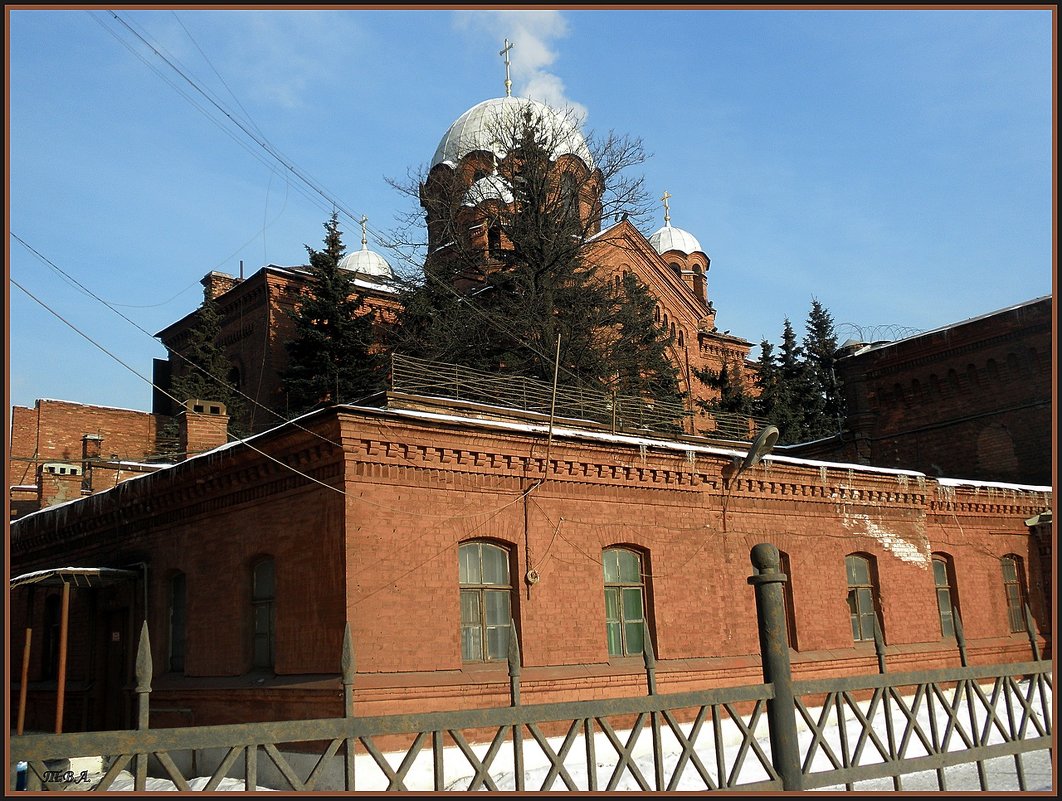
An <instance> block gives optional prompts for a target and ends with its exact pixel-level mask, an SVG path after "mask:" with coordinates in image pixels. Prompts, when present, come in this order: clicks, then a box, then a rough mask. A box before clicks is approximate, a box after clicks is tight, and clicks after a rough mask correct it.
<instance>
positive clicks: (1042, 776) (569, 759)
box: [79, 681, 1054, 792]
mask: <svg viewBox="0 0 1062 801" xmlns="http://www.w3.org/2000/svg"><path fill="white" fill-rule="evenodd" d="M1019 687H1021V689H1022V695H1023V697H1025V698H1026V702H1027V703H1029V705H1030V706H1031V707H1032V708H1033V710H1035V711H1036V712H1037V717H1038V718H1040V719H1041V720H1042V709H1043V708H1044V707H1043V705H1044V704H1046V707H1047V708H1048V709H1051V704H1052V698H1051V689H1050V687H1046V686H1044V687H1043V688H1042V691H1043V694H1044V695H1043V698H1041V697H1040V695H1039V691H1037V690H1035V688H1034V689H1033V690H1032V691H1030V689H1029V683H1028V682H1027V681H1025V682H1021V683H1019ZM985 695H986V697H988V698H990V699H992V702H993V704H994V706H995V709H996V713H997V715H998V720H999V721H1000V725H1002V726H1009V725H1011V724H1010V723H1009V721H1010V719H1011V717H1010V716H1011V713H1014V716H1015V721H1016V722H1015V724H1014V725H1020V722H1021V716H1020V712H1021V709H1020V704H1017V703H1015V702H1014V701H1013V699H1012V701H1011V705H1010V706H1011V708H1010V709H1009V710H1008V709H1007V704H1006V702H1005V700H1004V698H1003V697H1002V696H1000V697H999V698H993V697H992V696H993V693H992V688H991V686H988V685H986V687H985ZM944 696H945V698H946V699H947V700H948V701H949V702H950V701H951V700H952V699H953V698H954V690H950V691H946V692H945V693H944ZM904 702H905V704H906V705H907V707H908V709H911V708H912V704H913V700H912V697H910V696H907V697H905V698H904ZM870 704H871V702H870V701H862V702H860V703H859V704H858V705H857V706H858V708H859V709H860V711H861V713H862V714H863V715H864V716H865V715H867V714H868V711H869V707H870ZM915 709H916V712H917V714H916V717H917V720H918V721H919V723H920V725H921V728H922V731H923V732H924V733H925V735H926V736H927V737H933V735H932V734H931V732H932V730H933V729H932V727H931V726H930V722H929V712H928V708H927V704H926V703H925V702H924V700H923V701H922V702H920V703H918V705H917V707H915ZM694 711H695V710H694ZM808 711H809V714H810V715H811V717H812V719H813V720H816V721H819V720H820V715H822V710H821V709H809V710H808ZM890 711H891V715H892V720H893V723H894V732H895V737H896V741H897V742H899V741H900V740H901V739H902V737H903V734H904V731H905V724H906V718H905V716H904V714H903V712H902V710H901V709H900V708H899V706H898V705H897V704H896V703H895V702H892V703H890ZM934 713H935V717H936V731H937V732H938V733H939V734H940V736H942V735H943V732H945V731H946V727H947V722H948V715H947V712H946V711H945V710H944V709H942V708H941V704H939V703H935V704H934ZM968 714H969V712H968V707H967V704H966V699H965V698H962V699H960V703H959V704H958V705H957V710H956V717H957V719H958V721H959V722H960V724H961V725H962V727H963V730H964V731H967V732H968V731H970V726H969V717H968ZM975 716H976V720H977V727H976V729H977V730H978V731H981V730H983V728H984V725H985V719H986V710H985V709H984V707H983V706H982V705H981V704H980V702H979V701H978V702H977V703H975ZM823 719H824V720H825V722H826V726H825V728H826V735H825V738H824V739H825V742H826V744H828V746H829V747H830V748H831V749H832V751H833V753H834V754H835V755H837V757H838V758H839V757H840V755H841V737H840V732H841V730H842V727H840V726H838V721H837V716H836V709H835V708H834V707H831V708H830V709H829V710H827V712H826V714H825V717H824V718H823ZM872 720H873V721H874V722H875V727H874V728H875V731H876V732H877V734H878V736H879V737H880V739H881V742H882V743H883V744H886V743H887V738H886V732H885V722H884V720H885V718H884V713H883V709H882V706H881V705H880V704H879V706H878V707H877V709H876V711H875V713H874V716H873V718H872ZM744 722H745V723H746V724H748V722H749V720H748V716H745V718H744ZM797 726H798V732H799V740H800V753H801V759H802V760H803V759H805V758H806V756H807V753H808V749H809V747H810V745H811V744H812V742H813V740H814V737H813V732H812V731H811V730H810V729H809V727H808V726H807V725H806V723H805V722H804V721H803V719H802V717H801V716H800V714H799V713H798V715H797ZM596 728H597V727H596V726H595V729H596ZM692 728H693V724H692V723H689V722H686V723H681V724H680V725H679V730H680V731H681V732H682V734H683V737H684V738H688V737H689V736H690V732H691V729H692ZM843 730H844V731H845V733H846V739H847V742H848V747H849V750H850V752H854V750H855V746H856V741H857V739H858V738H859V735H860V732H861V727H860V724H859V722H858V719H857V718H856V716H855V713H854V712H852V710H850V709H846V714H845V719H844V726H843ZM1027 731H1028V735H1029V736H1035V729H1034V727H1033V726H1032V725H1031V724H1029V725H1028V729H1027ZM580 732H581V730H580ZM718 732H719V735H720V751H721V753H722V755H723V760H722V763H723V764H722V776H721V775H720V770H719V768H718V767H717V764H716V742H715V733H716V730H715V724H714V722H713V721H711V720H708V721H705V722H704V723H703V725H702V726H701V727H700V730H699V732H698V734H697V739H696V749H695V752H696V755H697V759H698V760H699V761H700V762H701V764H702V765H703V766H704V768H705V772H706V773H707V775H708V777H709V778H710V780H711V782H712V784H713V785H716V786H717V785H719V784H721V783H725V781H727V780H728V779H729V780H730V781H731V782H732V781H733V779H734V778H737V779H738V780H739V781H740V783H742V784H746V783H750V782H756V781H761V780H765V779H767V778H768V774H767V771H766V770H765V768H764V766H763V763H762V762H761V760H760V757H759V755H758V754H757V751H756V747H749V748H747V749H744V750H745V751H746V754H745V759H744V762H743V764H742V765H741V766H740V767H739V768H736V767H735V759H736V757H737V755H738V754H739V753H740V752H741V751H742V750H743V749H742V748H741V732H740V730H739V728H738V726H737V725H736V724H735V723H734V722H733V721H732V720H730V719H722V720H721V721H720V722H719V725H718ZM616 736H617V738H618V740H619V742H620V743H622V744H623V745H624V746H626V745H627V744H628V743H629V738H630V737H631V732H630V731H629V730H628V731H617V732H616ZM755 736H756V741H757V745H758V748H759V749H760V752H762V755H763V759H764V760H766V761H769V760H770V753H771V749H770V743H769V738H768V733H767V717H766V714H762V715H761V716H760V718H759V720H758V722H757V725H756V728H755ZM1002 741H1003V736H1002V734H1001V733H1000V731H999V730H998V729H996V728H993V730H992V733H991V736H990V739H989V742H991V743H999V742H1002ZM563 742H564V737H549V738H547V743H548V744H549V747H550V748H551V749H552V750H553V751H554V753H557V752H558V751H559V750H560V749H561V748H562V744H563ZM661 743H662V750H663V753H664V760H663V761H664V777H665V785H666V783H667V782H668V781H670V779H671V776H672V775H673V773H674V771H675V767H676V765H677V764H678V763H679V761H680V759H681V757H682V745H681V743H680V741H679V739H678V738H677V737H676V736H675V734H674V733H673V732H672V730H671V728H670V726H668V724H667V723H666V722H665V721H664V720H663V718H662V717H661ZM963 747H964V746H963V742H962V738H961V737H960V736H959V735H958V734H957V733H955V734H953V735H952V736H951V738H950V742H949V749H948V750H949V751H961V750H962V749H963ZM470 748H471V750H472V752H473V753H474V754H475V756H476V758H477V759H479V760H482V759H483V758H484V757H485V755H486V754H487V752H488V750H489V748H490V744H489V743H477V744H474V745H471V746H470ZM594 749H595V762H596V772H597V786H598V789H599V790H605V789H606V788H607V787H608V785H609V782H610V779H611V778H612V776H613V773H614V771H615V769H616V765H617V763H618V762H619V758H618V757H617V750H616V748H615V746H613V745H612V744H611V743H610V741H609V740H608V738H607V736H606V735H605V734H604V733H603V732H599V731H595V735H594ZM631 754H632V760H633V762H634V764H635V766H636V768H637V770H638V771H639V772H640V773H641V776H642V777H643V779H644V781H645V782H646V784H647V786H648V787H649V788H650V789H655V783H654V768H653V750H652V734H651V732H650V730H649V729H648V728H645V729H642V730H641V731H640V732H639V733H638V735H637V737H636V738H635V741H634V745H633V747H632V749H631ZM925 754H926V750H925V748H924V747H923V746H922V745H921V743H920V742H919V740H918V738H917V736H913V737H911V740H910V743H909V745H908V748H907V752H906V756H908V757H918V756H923V755H925ZM405 756H406V755H405V754H404V753H389V754H386V755H385V757H386V759H387V761H388V763H389V765H390V767H391V769H392V770H394V771H397V770H398V769H399V766H400V765H401V764H402V762H403V760H404V759H405ZM882 761H883V758H882V756H881V755H880V753H878V752H877V750H876V748H875V746H874V745H873V743H871V742H868V743H867V744H866V746H865V748H864V752H863V757H862V759H861V760H860V765H870V764H874V763H880V762H882ZM1021 761H1022V766H1023V769H1024V773H1025V780H1026V789H1027V791H1029V792H1052V790H1053V789H1054V788H1053V786H1052V781H1053V774H1052V765H1051V759H1050V756H1049V752H1048V751H1046V750H1043V751H1037V752H1033V753H1030V754H1025V755H1023V756H1022V757H1021ZM684 762H685V764H684V767H683V770H682V774H681V777H680V779H679V781H678V783H677V784H676V785H675V786H674V787H673V788H671V789H673V790H677V791H691V790H704V789H706V788H707V787H708V784H707V782H706V781H705V780H704V778H702V776H701V775H700V774H699V772H698V770H697V768H696V767H695V765H694V763H693V761H692V760H691V759H689V758H688V757H687V759H686V760H684ZM237 763H238V764H242V760H237ZM513 764H514V763H513V748H512V743H511V742H505V743H503V744H502V745H501V746H500V749H499V750H498V752H497V754H496V755H495V757H494V759H493V760H492V762H491V766H490V776H491V780H492V781H493V783H494V784H495V786H496V787H497V789H498V790H500V791H506V790H515V789H516V780H515V776H514V771H513ZM524 764H525V771H524V776H525V780H524V786H525V790H527V791H537V790H554V791H556V790H565V789H569V788H568V787H567V786H566V784H565V782H564V780H563V779H562V778H561V777H559V776H553V777H552V778H551V779H550V784H549V786H548V787H547V786H543V785H544V783H545V781H546V779H547V777H548V776H549V774H550V772H551V763H550V761H549V759H548V758H547V756H546V755H545V752H544V751H543V750H542V748H541V747H540V746H539V745H538V743H537V742H536V741H535V739H534V737H532V736H531V735H530V733H527V732H526V730H525V734H524ZM333 765H334V768H335V770H336V771H339V770H340V769H341V766H342V756H341V755H338V756H337V757H336V758H334V760H333ZM563 765H564V767H565V770H566V771H567V772H568V774H569V776H570V778H571V781H572V783H573V784H574V789H576V790H586V789H588V771H587V768H586V746H585V741H584V738H583V736H582V734H581V733H579V734H576V735H575V736H574V737H573V739H572V741H571V743H570V744H569V749H568V751H567V754H566V756H565V758H564V760H563ZM262 766H263V760H262V759H259V771H260V772H259V777H260V778H259V781H262V780H263V779H262V773H261V769H262ZM443 766H444V768H443V775H444V781H443V784H444V786H445V788H446V789H447V790H458V791H461V790H465V789H467V788H468V786H469V783H470V782H471V780H472V779H473V777H474V776H475V772H476V771H475V768H474V766H472V765H471V763H470V762H469V760H468V758H467V757H466V756H464V755H463V754H462V753H461V751H460V750H459V749H458V748H456V747H448V748H446V749H444V756H443ZM829 768H830V761H829V758H828V757H827V755H826V754H825V753H824V751H823V750H822V746H821V744H820V745H819V746H817V748H816V754H815V757H814V760H813V763H812V771H813V772H819V771H824V770H828V769H829ZM239 770H240V768H239V767H236V768H234V769H233V770H232V771H230V772H238V771H239ZM985 770H986V772H987V774H988V788H989V791H991V792H1002V791H1016V790H1018V789H1019V785H1018V781H1017V776H1016V768H1015V759H1014V757H1012V756H1006V757H999V758H996V759H992V760H989V761H987V762H986V763H985ZM300 773H301V774H302V775H306V771H305V770H303V771H300ZM735 773H736V774H737V775H736V777H735V776H734V775H733V774H735ZM355 775H356V777H357V790H358V791H383V790H386V789H387V784H388V781H387V777H386V775H385V774H384V772H383V771H382V770H381V769H380V767H379V766H378V765H377V764H376V763H375V761H374V760H373V758H372V756H371V755H369V754H367V753H365V748H364V747H363V746H361V745H359V746H358V754H357V765H356V767H355ZM945 777H946V782H947V790H948V791H979V790H980V785H979V783H978V778H977V769H976V766H975V765H974V764H973V763H970V764H964V765H957V766H954V767H950V768H947V769H946V770H945ZM97 780H98V779H97ZM207 781H208V779H207V778H205V777H199V778H196V779H193V780H190V781H189V785H190V787H192V789H196V790H198V789H202V788H203V787H204V786H205V785H206V783H207ZM405 784H406V788H407V789H409V790H413V791H431V790H432V789H433V787H434V778H433V774H432V753H431V749H430V746H429V747H427V748H424V749H422V750H421V751H420V753H419V754H418V755H417V756H416V758H415V759H414V760H413V764H412V765H411V767H410V769H409V772H408V773H407V775H406V780H405ZM92 786H93V785H92V784H87V785H83V786H82V787H83V788H84V789H89V788H90V787H92ZM243 787H244V784H243V781H242V780H240V779H235V778H228V779H225V780H223V781H222V783H221V785H220V786H219V787H218V789H219V790H242V789H243ZM132 788H133V780H132V776H131V775H130V774H128V773H127V772H124V771H123V773H122V774H120V776H119V778H118V780H117V781H116V782H115V783H114V784H113V785H112V787H111V789H112V790H131V789H132ZM79 789H80V788H79ZM147 789H148V790H173V789H176V788H175V787H174V785H173V783H172V782H170V781H169V780H166V779H149V780H148V785H147ZM258 789H261V790H265V789H269V788H266V787H261V786H260V787H259V788H258ZM276 789H280V790H286V789H287V787H286V786H280V785H278V786H277V787H276ZM615 789H616V790H634V791H639V790H642V787H641V786H640V785H639V783H638V782H637V780H636V779H635V777H634V776H633V775H632V773H631V771H630V769H625V770H624V771H623V773H622V775H621V777H620V779H619V781H618V783H617V785H616V787H615ZM822 789H824V790H838V791H843V790H845V787H844V785H834V786H829V787H824V788H822ZM854 789H855V790H857V791H866V792H870V791H891V790H893V789H894V788H893V782H892V779H891V778H886V779H876V780H867V781H861V782H857V783H856V784H855V787H854ZM902 789H903V790H904V791H933V790H937V789H939V788H938V785H937V777H936V773H935V772H934V771H926V772H923V773H915V774H908V775H906V776H903V777H902Z"/></svg>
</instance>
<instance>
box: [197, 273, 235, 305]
mask: <svg viewBox="0 0 1062 801" xmlns="http://www.w3.org/2000/svg"><path fill="white" fill-rule="evenodd" d="M242 280H243V279H242V278H237V277H236V276H233V275H229V274H228V273H221V272H218V271H217V270H214V271H212V272H209V273H207V274H206V275H204V276H203V280H201V281H200V282H199V283H201V284H202V285H203V297H204V299H206V300H213V299H214V298H216V297H218V296H219V295H224V294H225V293H226V292H228V291H229V290H230V289H232V288H233V287H234V286H236V284H238V283H240V282H241V281H242Z"/></svg>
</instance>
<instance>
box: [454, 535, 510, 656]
mask: <svg viewBox="0 0 1062 801" xmlns="http://www.w3.org/2000/svg"><path fill="white" fill-rule="evenodd" d="M457 559H458V581H459V583H460V586H461V660H462V661H463V662H494V661H498V660H503V659H506V658H507V657H508V654H509V632H510V625H511V621H512V581H511V579H510V573H509V551H508V549H506V548H503V547H501V546H500V545H494V544H493V543H490V542H483V541H481V540H473V541H472V542H465V543H462V544H461V545H460V547H459V548H458V557H457Z"/></svg>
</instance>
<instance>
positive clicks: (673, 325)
mask: <svg viewBox="0 0 1062 801" xmlns="http://www.w3.org/2000/svg"><path fill="white" fill-rule="evenodd" d="M671 339H672V340H674V339H675V324H674V323H672V324H671Z"/></svg>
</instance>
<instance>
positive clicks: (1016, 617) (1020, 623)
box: [1000, 553, 1026, 634]
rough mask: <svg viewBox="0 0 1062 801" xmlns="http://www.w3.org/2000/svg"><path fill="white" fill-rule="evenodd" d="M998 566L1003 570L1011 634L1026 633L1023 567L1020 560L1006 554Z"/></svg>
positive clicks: (1015, 556) (1014, 555)
mask: <svg viewBox="0 0 1062 801" xmlns="http://www.w3.org/2000/svg"><path fill="white" fill-rule="evenodd" d="M1000 564H1001V566H1002V568H1003V591H1004V592H1005V593H1006V598H1007V621H1008V623H1009V624H1010V630H1011V632H1013V633H1015V634H1017V633H1018V632H1023V631H1026V627H1025V598H1026V596H1025V567H1024V565H1023V564H1022V558H1021V557H1020V556H1018V555H1016V554H1012V553H1008V554H1007V555H1006V556H1004V557H1003V558H1002V559H1000Z"/></svg>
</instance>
